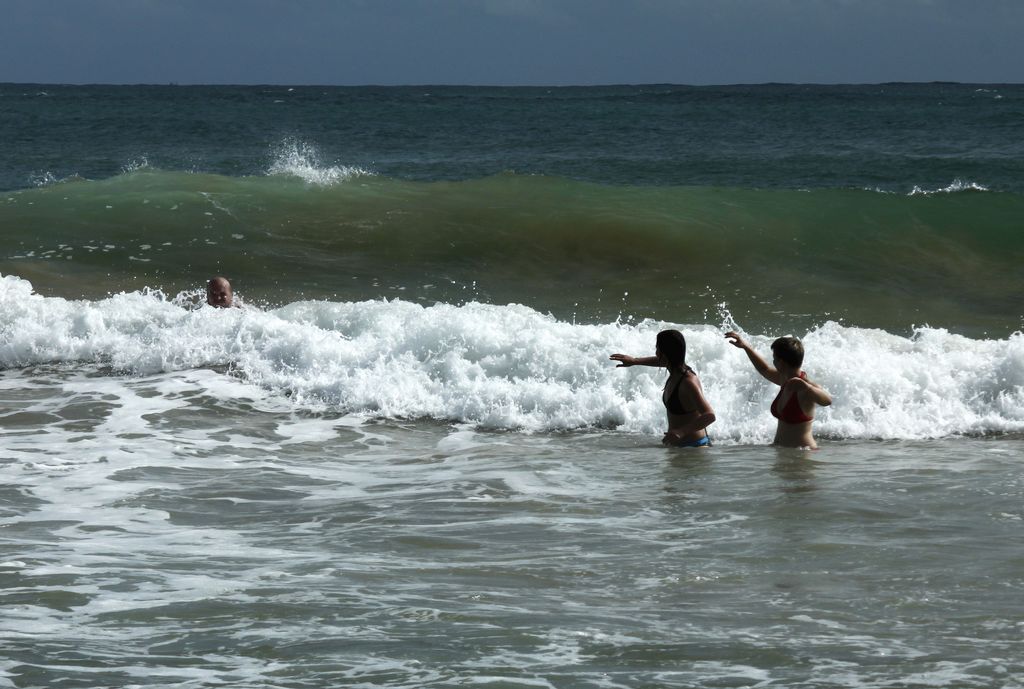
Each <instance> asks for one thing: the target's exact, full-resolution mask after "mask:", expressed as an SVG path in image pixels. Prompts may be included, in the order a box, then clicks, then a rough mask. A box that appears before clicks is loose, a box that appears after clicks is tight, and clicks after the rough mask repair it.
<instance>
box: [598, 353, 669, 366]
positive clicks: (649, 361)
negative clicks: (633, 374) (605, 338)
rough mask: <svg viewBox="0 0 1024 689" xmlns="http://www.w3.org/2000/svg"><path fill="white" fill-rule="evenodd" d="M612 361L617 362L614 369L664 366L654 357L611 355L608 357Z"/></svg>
mask: <svg viewBox="0 0 1024 689" xmlns="http://www.w3.org/2000/svg"><path fill="white" fill-rule="evenodd" d="M608 358H609V359H611V360H612V361H618V362H619V365H618V366H616V367H615V368H628V367H629V366H664V364H662V363H661V361H660V360H659V359H658V357H656V356H630V355H628V354H612V355H611V356H610V357H608Z"/></svg>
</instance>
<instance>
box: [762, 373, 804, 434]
mask: <svg viewBox="0 0 1024 689" xmlns="http://www.w3.org/2000/svg"><path fill="white" fill-rule="evenodd" d="M800 377H801V378H803V379H806V378H807V374H805V373H804V372H803V371H801V372H800ZM786 385H789V381H788V380H787V381H786V382H785V383H783V385H782V387H781V388H780V389H779V394H778V395H776V396H775V400H774V401H773V402H772V406H771V410H772V416H774V417H775V418H776V419H778V420H779V421H782V422H783V423H794V424H795V423H807V422H808V421H811V420H813V419H814V417H813V416H808V415H807V414H805V413H804V410H803V409H801V408H800V400H799V399H797V393H796V391H795V390H794V391H793V393H792V394H791V395H790V396H789V400H787V401H786V406H784V407H783V408H782V412H781V413H779V398H781V397H782V393H783V392H785V391H786Z"/></svg>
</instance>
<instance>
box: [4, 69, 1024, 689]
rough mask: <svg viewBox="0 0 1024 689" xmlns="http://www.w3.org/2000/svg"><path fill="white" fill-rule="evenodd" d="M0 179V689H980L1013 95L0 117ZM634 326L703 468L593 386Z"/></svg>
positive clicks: (1002, 596) (341, 95) (793, 94)
mask: <svg viewBox="0 0 1024 689" xmlns="http://www.w3.org/2000/svg"><path fill="white" fill-rule="evenodd" d="M0 143H2V148H0V238H2V243H0V605H2V609H3V615H2V616H0V687H16V688H18V689H25V688H29V687H32V688H35V687H40V688H42V687H47V688H49V687H146V688H151V687H153V688H155V687H225V686H227V687H261V688H262V687H275V688H277V687H282V688H285V687H286V688H289V689H291V688H295V689H299V688H306V687H334V686H345V687H402V688H410V689H412V688H419V687H456V686H460V687H462V686H481V687H491V688H494V689H520V688H521V689H527V688H535V687H550V688H556V689H564V688H575V687H581V688H584V687H585V688H590V687H593V688H595V689H618V688H620V687H621V688H626V687H628V688H630V689H634V688H638V687H652V688H653V687H695V688H696V687H701V688H704V687H769V686H772V687H786V688H792V687H804V688H810V687H813V688H821V689H825V688H834V687H848V688H850V689H861V688H865V689H866V688H879V689H882V688H886V689H888V688H891V687H955V688H958V689H962V688H974V687H979V688H985V689H988V688H996V687H999V688H1003V689H1010V688H1020V687H1024V682H1022V680H1021V679H1020V678H1021V677H1022V676H1024V652H1022V649H1024V608H1022V606H1021V605H1020V601H1021V600H1022V595H1024V531H1022V521H1024V501H1022V498H1024V466H1022V461H1021V460H1022V457H1024V335H1022V334H1021V331H1022V330H1024V309H1022V308H1021V294H1022V291H1024V290H1022V288H1024V268H1022V266H1024V86H1022V85H992V84H984V85H971V84H950V83H936V84H877V85H859V86H815V85H785V84H768V85H753V86H728V87H687V86H674V85H650V86H615V87H569V88H532V87H531V88H499V87H493V88H486V87H472V88H471V87H451V86H436V87H359V88H348V87H314V86H294V87H287V86H262V87H260V86H246V87H241V86H239V87H213V86H208V87H204V86H175V85H168V86H119V87H115V86H58V85H33V84H0ZM214 275H224V276H226V277H228V278H229V279H230V280H231V281H232V284H233V286H234V289H235V294H236V298H238V299H239V301H240V302H241V304H242V308H238V309H229V310H218V309H212V308H210V307H207V306H205V304H203V290H204V287H205V283H206V280H207V279H208V278H210V277H212V276H214ZM665 328H678V329H680V330H681V331H682V332H683V333H684V334H685V336H686V338H687V342H688V345H689V347H688V362H689V363H690V365H691V366H693V368H694V369H695V370H696V371H697V373H698V374H699V376H700V378H701V381H702V383H703V386H704V389H705V393H706V395H707V397H708V400H709V401H710V403H711V404H712V406H713V407H714V409H715V412H716V416H717V420H716V422H715V423H714V424H713V425H712V426H711V427H710V428H709V432H710V435H711V438H712V440H713V443H714V445H713V447H712V448H710V449H703V450H694V449H682V448H665V447H663V446H662V445H661V444H660V438H661V434H662V432H663V431H664V426H665V418H664V408H663V406H662V404H661V400H660V395H661V389H662V386H663V384H664V381H665V374H664V371H659V370H657V369H652V368H627V369H617V368H616V367H615V365H614V362H611V361H609V359H608V356H609V355H610V354H612V353H614V352H626V353H629V354H634V355H650V354H652V353H653V350H654V338H655V335H656V333H657V332H658V331H659V330H662V329H665ZM729 330H738V331H740V332H742V333H744V335H745V337H747V338H748V340H749V341H750V342H751V343H752V344H754V345H755V347H757V348H758V349H759V350H760V351H762V352H763V353H767V352H768V345H769V344H770V343H771V341H772V340H773V339H774V338H776V337H778V336H781V335H787V334H788V335H795V336H798V337H800V338H801V339H802V340H803V341H804V344H805V347H806V351H807V356H806V359H805V364H804V368H805V369H806V370H807V371H808V373H809V375H810V376H811V377H812V378H814V379H815V380H817V381H818V382H820V383H821V384H822V385H823V386H824V387H825V388H826V389H828V390H829V392H830V393H831V394H832V396H833V399H834V403H833V405H832V406H831V407H828V408H824V409H819V411H818V415H817V419H816V421H815V425H814V428H815V435H816V437H817V438H818V442H819V445H820V449H819V450H818V451H816V452H808V451H801V450H792V449H781V448H776V447H773V446H771V445H770V442H771V439H772V437H773V433H774V419H773V418H772V417H771V416H770V414H769V413H768V406H769V404H770V402H771V400H772V398H773V397H774V394H775V391H776V390H775V388H774V387H773V386H772V385H771V384H769V383H768V382H767V381H764V380H763V379H761V378H760V377H759V376H758V375H757V374H756V372H755V371H754V370H753V368H752V367H751V366H750V364H749V362H748V361H747V360H746V357H745V356H744V355H743V353H742V352H740V351H739V350H737V349H735V348H733V347H731V346H729V344H728V342H727V341H726V340H725V339H724V333H725V332H727V331H729Z"/></svg>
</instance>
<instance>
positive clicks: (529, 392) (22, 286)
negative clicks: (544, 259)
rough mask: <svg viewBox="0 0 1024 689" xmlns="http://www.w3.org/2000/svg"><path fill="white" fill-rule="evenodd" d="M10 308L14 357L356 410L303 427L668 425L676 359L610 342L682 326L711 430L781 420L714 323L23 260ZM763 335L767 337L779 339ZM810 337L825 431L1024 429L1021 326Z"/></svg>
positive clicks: (734, 438)
mask: <svg viewBox="0 0 1024 689" xmlns="http://www.w3.org/2000/svg"><path fill="white" fill-rule="evenodd" d="M0 323H2V324H3V325H2V326H0V367H19V366H26V365H35V364H52V363H75V362H88V363H90V364H100V365H108V366H111V367H112V368H113V369H114V370H115V371H117V372H122V373H127V374H129V375H135V376H139V375H150V374H156V373H161V372H173V371H186V370H191V369H208V368H210V367H216V368H223V369H227V370H229V371H230V372H231V373H232V375H229V376H225V375H222V374H212V373H211V374H210V375H209V376H208V379H206V380H207V383H208V385H209V386H210V388H211V390H212V389H215V388H218V387H219V386H221V383H219V382H218V381H223V384H224V385H227V386H229V387H230V386H231V385H235V384H237V383H235V382H232V381H241V382H242V383H245V384H246V389H247V390H251V389H252V387H251V386H256V388H257V389H259V390H263V391H266V393H267V394H270V395H272V396H273V400H274V401H273V402H272V403H273V404H275V405H280V404H281V403H282V400H286V401H285V403H286V404H289V405H293V408H298V409H306V410H314V411H321V410H326V411H328V412H330V413H332V414H335V413H337V412H342V413H347V414H349V415H350V416H349V417H348V420H345V421H344V423H342V422H341V421H335V422H330V423H327V422H323V423H321V422H295V423H293V424H287V425H285V426H282V427H281V428H280V429H279V431H280V433H281V435H284V436H287V437H288V438H289V439H290V441H291V442H303V441H306V440H313V439H317V438H322V437H324V436H325V435H329V434H330V433H332V432H334V430H333V429H335V428H336V427H338V426H341V425H350V424H351V423H353V422H354V420H357V419H360V418H363V419H365V418H369V417H384V418H392V419H395V418H425V417H426V418H437V419H443V420H448V421H454V422H462V423H466V424H469V425H470V426H471V427H476V428H494V429H514V430H521V431H530V432H532V431H553V430H563V429H579V428H588V427H590V428H593V427H598V428H606V429H619V430H621V431H626V432H629V433H640V434H648V435H651V436H654V437H657V436H658V435H659V434H660V432H661V431H662V429H663V425H664V409H663V407H662V405H661V400H660V393H661V388H662V385H663V384H664V380H665V374H664V371H661V370H658V369H651V368H644V367H634V368H629V369H616V368H615V366H614V364H613V362H610V361H609V360H608V355H609V354H611V353H612V352H627V353H630V354H637V355H641V354H650V353H652V351H653V343H654V338H655V334H656V333H657V332H658V331H659V330H661V329H663V328H665V327H680V328H681V329H682V330H683V332H684V333H685V334H686V337H687V340H688V343H689V356H688V360H689V362H690V363H691V365H693V366H694V368H695V369H696V370H697V371H698V373H699V374H700V377H701V380H702V382H703V385H704V389H705V392H706V394H707V397H708V399H709V400H710V402H711V403H712V405H713V406H714V407H715V411H716V413H717V416H718V421H717V422H716V423H715V424H714V425H713V426H712V427H711V429H710V431H711V436H712V438H713V439H714V440H715V441H716V442H736V443H763V442H768V441H770V439H771V437H772V434H773V432H774V426H775V421H774V419H772V417H771V416H770V415H769V413H768V407H769V404H770V402H771V399H772V397H773V396H774V394H775V393H776V391H777V388H775V387H774V386H772V385H771V384H769V383H768V382H767V381H764V380H763V379H761V378H760V377H759V376H758V375H757V374H756V373H755V372H754V370H753V368H752V367H751V366H750V364H749V363H748V361H747V359H746V357H745V356H744V355H743V353H742V352H740V351H739V350H737V349H735V348H734V347H731V346H729V345H728V343H727V342H726V341H725V340H724V338H723V334H722V330H721V329H720V328H718V327H714V326H711V325H683V326H673V325H672V324H666V323H662V322H656V321H643V322H641V323H636V324H625V323H609V324H599V325H581V324H572V323H567V322H564V321H559V320H557V319H555V318H554V317H552V316H549V315H545V314H541V313H538V312H537V311H534V310H533V309H530V308H528V307H526V306H521V305H514V304H513V305H507V306H495V305H488V304H479V303H469V304H465V305H461V306H456V305H451V304H436V305H434V306H429V307H424V306H421V305H418V304H414V303H411V302H405V301H397V300H396V301H385V300H381V301H366V302H311V301H307V302H296V303H293V304H290V305H288V306H285V307H283V308H280V309H276V310H271V311H261V310H259V309H254V308H242V309H228V310H217V309H212V308H209V307H206V306H201V307H198V308H196V307H190V306H189V305H188V300H187V299H184V298H182V299H168V298H167V297H165V296H164V295H163V294H162V293H160V292H151V291H142V292H133V293H123V294H117V295H114V296H111V297H109V298H107V299H102V300H99V301H68V300H65V299H60V298H46V297H42V296H40V295H37V294H34V293H33V291H32V286H31V285H30V284H29V283H28V282H27V281H25V280H22V279H20V278H17V277H13V276H7V277H3V278H0ZM797 334H798V335H799V334H800V333H797ZM748 339H749V341H750V342H751V343H752V344H753V345H754V346H755V347H756V348H757V349H758V350H760V351H762V352H764V353H766V354H767V353H768V351H769V344H770V342H771V338H768V337H765V336H757V335H752V336H749V337H748ZM803 339H804V343H805V346H806V348H807V353H808V354H807V360H806V361H805V369H806V370H807V372H808V375H810V376H811V378H813V379H815V380H817V381H818V382H820V383H821V384H822V385H824V386H825V387H826V388H827V389H828V390H829V391H830V392H831V393H832V395H833V397H834V399H835V404H834V405H833V406H832V407H830V408H827V409H820V410H819V412H818V419H817V421H816V424H815V428H816V432H817V433H818V434H819V435H824V436H830V437H837V438H899V439H919V438H932V437H946V436H951V435H957V434H984V433H998V432H1014V433H1019V432H1022V431H1024V335H1021V334H1020V333H1016V334H1014V335H1012V336H1010V337H1008V338H1006V339H1003V340H972V339H969V338H966V337H962V336H959V335H955V334H952V333H949V332H947V331H945V330H940V329H933V328H920V329H917V330H916V331H914V333H913V334H912V335H910V336H907V337H905V336H900V335H894V334H892V333H888V332H885V331H882V330H873V329H864V328H850V327H844V326H842V325H839V324H836V323H826V324H825V325H823V326H821V327H819V328H816V329H815V330H813V331H811V332H809V333H806V334H805V335H804V337H803ZM223 392H224V394H226V395H228V396H229V397H230V396H231V395H232V394H234V393H232V392H231V391H230V390H228V389H225V390H224V391H223ZM213 394H220V393H219V392H215V393H213ZM246 394H249V395H250V396H252V395H251V393H248V392H247V393H246ZM260 403H261V404H269V403H271V402H267V401H262V402H260ZM160 404H166V402H159V401H153V400H140V401H139V402H137V403H136V402H133V403H132V404H131V405H129V407H130V409H131V414H129V415H128V416H127V417H125V420H123V421H122V420H120V417H117V418H111V419H110V420H109V421H108V422H107V423H108V425H110V428H111V430H114V431H116V432H125V431H124V429H126V428H129V427H130V426H131V425H132V424H133V423H134V421H133V420H132V419H133V418H134V416H138V414H141V413H147V412H146V410H147V409H150V407H153V405H157V406H159V405H160ZM153 409H155V410H156V407H153ZM157 411H159V410H157ZM122 424H123V427H122ZM115 426H116V428H115Z"/></svg>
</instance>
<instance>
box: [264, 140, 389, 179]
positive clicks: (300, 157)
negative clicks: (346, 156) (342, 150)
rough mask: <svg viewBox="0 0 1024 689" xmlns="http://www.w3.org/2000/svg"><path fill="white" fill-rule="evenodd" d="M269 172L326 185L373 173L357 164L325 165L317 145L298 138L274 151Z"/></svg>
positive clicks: (284, 142)
mask: <svg viewBox="0 0 1024 689" xmlns="http://www.w3.org/2000/svg"><path fill="white" fill-rule="evenodd" d="M267 174H268V175H287V176H292V177H298V178H300V179H302V180H303V181H305V182H306V183H307V184H313V185H316V186H325V187H326V186H332V185H335V184H339V183H341V182H345V181H347V180H349V179H352V178H354V177H360V176H366V175H372V174H373V173H372V172H369V171H367V170H364V169H363V168H360V167H356V166H349V165H325V164H324V163H323V162H322V160H321V156H320V152H319V150H318V149H317V148H316V146H314V145H312V144H310V143H307V142H304V141H299V140H298V139H286V140H285V141H283V142H282V143H281V144H280V145H279V146H278V147H277V149H276V151H275V152H274V162H272V163H271V164H270V167H269V168H268V169H267Z"/></svg>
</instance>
